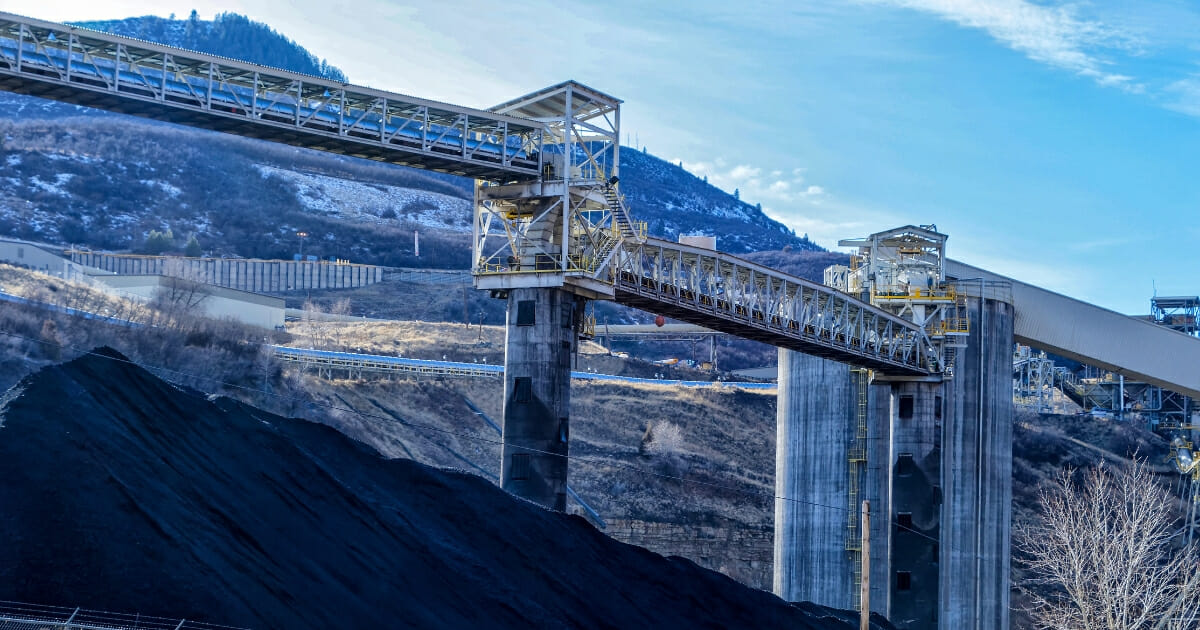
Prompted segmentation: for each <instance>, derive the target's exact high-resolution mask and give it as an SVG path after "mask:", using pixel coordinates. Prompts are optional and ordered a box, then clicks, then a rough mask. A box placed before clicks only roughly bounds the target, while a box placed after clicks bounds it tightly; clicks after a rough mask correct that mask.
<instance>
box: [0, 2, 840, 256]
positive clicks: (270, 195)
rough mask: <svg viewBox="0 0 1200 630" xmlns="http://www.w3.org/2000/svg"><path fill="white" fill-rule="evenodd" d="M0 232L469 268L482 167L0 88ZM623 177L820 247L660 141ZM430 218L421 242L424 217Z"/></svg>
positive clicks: (669, 228)
mask: <svg viewBox="0 0 1200 630" xmlns="http://www.w3.org/2000/svg"><path fill="white" fill-rule="evenodd" d="M82 25H83V26H87V27H89V28H95V29H99V30H107V31H111V32H114V33H119V34H122V35H128V36H132V37H139V38H142V39H147V40H151V41H160V42H163V43H167V44H171V45H183V46H188V47H197V48H199V49H201V50H203V51H206V52H210V53H214V54H218V55H222V56H227V57H234V58H239V59H245V60H248V61H254V62H258V63H266V64H268V65H274V66H279V67H283V68H286V69H290V70H294V71H297V72H307V73H311V74H321V75H323V76H326V77H329V78H333V79H335V80H343V79H344V77H343V76H342V75H341V73H340V71H339V70H337V68H335V67H332V66H330V65H329V64H328V63H326V62H324V61H321V60H317V59H316V57H315V56H313V55H312V54H311V53H309V52H307V51H306V50H305V49H303V48H302V47H300V46H299V45H298V44H296V43H294V42H292V41H290V40H288V39H287V38H286V37H284V36H282V35H280V34H278V33H275V32H274V31H272V30H271V29H270V28H269V27H267V26H266V25H263V24H257V23H254V22H252V21H250V20H248V19H246V18H244V17H242V16H238V15H235V14H223V15H221V16H218V18H217V19H216V20H213V21H204V20H197V19H194V18H192V19H188V20H170V19H164V18H154V17H144V18H130V19H126V20H117V21H109V22H89V23H83V24H82ZM0 164H4V166H5V168H4V170H3V172H2V173H0V235H3V236H16V237H19V238H25V239H29V240H37V241H45V242H50V243H55V244H60V245H69V244H75V245H82V246H87V247H91V248H98V249H109V250H122V251H144V250H146V238H147V237H148V236H149V234H150V232H151V231H152V230H153V231H159V232H162V231H165V230H167V229H170V230H171V233H172V235H173V236H174V237H175V239H176V244H177V246H178V248H179V249H182V247H183V244H184V243H185V242H186V241H187V239H188V238H189V237H190V236H193V235H194V236H195V237H196V238H197V240H198V242H199V243H200V245H201V247H202V249H203V250H204V251H205V252H206V253H209V254H212V255H218V256H242V257H266V258H278V257H284V258H287V257H291V255H292V254H294V253H296V252H297V250H298V249H299V242H298V240H297V239H296V237H295V233H296V232H297V231H304V232H307V233H308V234H310V235H311V236H310V238H309V239H308V240H307V241H306V242H305V252H306V253H309V254H315V255H319V256H322V257H330V256H336V257H338V258H344V259H350V260H353V261H355V262H363V263H373V264H382V265H390V266H420V267H443V268H445V267H453V268H466V267H467V266H468V264H469V257H470V254H469V232H470V221H471V206H470V204H471V198H472V192H471V186H472V182H471V181H470V180H467V179H464V178H459V177H454V176H450V175H443V174H440V173H433V172H427V171H420V170H414V169H409V168H405V167H393V166H385V165H381V164H377V163H373V162H368V161H364V160H358V159H354V158H346V157H342V156H335V155H331V154H324V153H319V152H314V151H307V150H303V149H296V148H292V147H287V146H282V145H274V144H270V143H267V142H263V141H257V140H249V139H243V138H236V137H232V136H224V135H221V134H216V133H211V132H206V131H201V130H195V129H190V128H185V127H178V126H172V125H167V124H164V123H158V122H153V121H147V120H143V119H139V118H133V117H127V116H121V115H116V114H109V113H105V112H99V111H96V110H89V109H87V108H82V107H77V106H73V105H64V104H59V103H52V102H49V101H43V100H40V99H35V98H32V97H26V96H20V95H15V94H9V93H0ZM621 166H622V173H621V176H622V185H621V186H622V190H623V191H624V193H625V194H626V197H627V199H628V200H629V202H630V205H631V206H632V210H633V213H634V216H635V218H637V219H639V220H642V221H647V222H648V223H649V224H650V229H651V233H652V234H655V235H660V236H664V237H666V238H671V239H674V238H676V237H677V236H678V235H679V234H688V233H702V234H709V235H719V236H720V246H721V248H722V249H725V250H727V251H730V252H735V253H743V252H750V251H758V250H771V249H782V248H784V247H792V248H794V249H798V250H816V249H819V248H818V247H816V246H815V245H814V244H812V243H811V242H809V241H807V240H806V239H803V238H799V237H797V236H796V235H795V234H793V233H792V232H791V231H789V230H788V229H787V228H786V227H784V226H783V225H782V224H780V223H778V222H775V221H773V220H771V219H769V218H767V217H766V215H764V214H763V213H762V212H761V210H760V209H758V208H757V207H756V206H754V205H751V204H750V203H747V202H744V201H741V200H738V199H736V198H735V197H733V196H731V195H729V194H726V193H725V192H722V191H720V190H718V189H716V188H715V187H713V186H710V185H708V184H707V183H706V182H704V181H703V180H701V179H699V178H697V177H695V176H693V175H691V174H689V173H687V172H686V171H684V170H683V169H681V168H679V167H677V166H674V165H671V164H668V163H666V162H664V161H662V160H660V159H658V158H656V157H654V156H651V155H648V154H645V153H642V152H639V151H636V150H633V149H628V148H626V149H625V150H624V151H622V160H621ZM415 230H419V231H421V233H422V240H423V245H425V246H424V247H422V248H421V249H422V255H421V256H420V257H419V258H418V257H416V256H414V252H413V245H412V242H413V231H415Z"/></svg>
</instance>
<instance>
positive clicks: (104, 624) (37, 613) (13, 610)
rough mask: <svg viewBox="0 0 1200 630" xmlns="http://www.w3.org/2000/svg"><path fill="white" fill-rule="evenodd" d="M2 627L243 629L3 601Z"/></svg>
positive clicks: (30, 629) (33, 629)
mask: <svg viewBox="0 0 1200 630" xmlns="http://www.w3.org/2000/svg"><path fill="white" fill-rule="evenodd" d="M0 630H239V629H238V628H234V627H232V626H222V625H217V624H211V623H202V622H198V621H189V620H187V619H169V618H166V617H153V616H148V615H137V614H128V613H114V612H107V611H101V610H88V609H85V608H67V607H64V606H46V605H43V604H27V603H22V602H10V601H0Z"/></svg>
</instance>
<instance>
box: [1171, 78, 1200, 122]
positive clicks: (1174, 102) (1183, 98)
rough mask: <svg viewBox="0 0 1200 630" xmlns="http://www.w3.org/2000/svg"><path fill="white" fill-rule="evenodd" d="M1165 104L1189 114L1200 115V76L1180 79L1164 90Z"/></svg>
mask: <svg viewBox="0 0 1200 630" xmlns="http://www.w3.org/2000/svg"><path fill="white" fill-rule="evenodd" d="M1163 95H1164V97H1165V99H1166V100H1165V102H1164V106H1165V107H1166V108H1167V109H1170V110H1174V111H1177V112H1179V113H1181V114H1187V115H1189V116H1200V77H1190V78H1187V79H1180V80H1178V81H1175V82H1174V83H1171V84H1170V85H1168V86H1167V87H1166V89H1165V90H1163Z"/></svg>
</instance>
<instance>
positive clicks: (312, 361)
mask: <svg viewBox="0 0 1200 630" xmlns="http://www.w3.org/2000/svg"><path fill="white" fill-rule="evenodd" d="M271 350H272V351H273V352H274V353H275V357H276V358H278V359H280V360H281V361H287V362H289V363H297V364H300V365H301V366H304V367H313V368H317V369H321V370H347V371H348V372H350V373H354V372H376V373H393V374H406V375H411V376H469V377H483V378H499V377H501V376H503V375H504V366H503V365H488V364H486V363H483V364H481V363H458V362H454V361H426V360H424V359H406V358H404V357H389V356H383V355H377V354H357V353H353V352H333V351H330V350H310V349H307V348H292V347H289V346H271ZM571 378H573V379H575V380H581V381H606V382H615V383H636V384H642V385H667V386H673V387H737V388H740V389H762V390H769V389H775V383H754V382H732V381H682V380H664V379H655V378H639V377H636V376H616V375H612V374H593V373H591V372H578V371H574V372H571Z"/></svg>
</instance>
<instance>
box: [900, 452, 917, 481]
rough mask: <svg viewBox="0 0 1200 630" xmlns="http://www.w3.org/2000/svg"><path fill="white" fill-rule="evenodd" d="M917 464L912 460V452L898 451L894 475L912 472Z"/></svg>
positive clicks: (904, 475)
mask: <svg viewBox="0 0 1200 630" xmlns="http://www.w3.org/2000/svg"><path fill="white" fill-rule="evenodd" d="M916 468H917V465H916V464H915V463H914V462H913V454H912V453H900V455H899V456H898V457H897V458H896V476H898V477H907V476H909V475H911V474H913V471H915V470H916Z"/></svg>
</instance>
